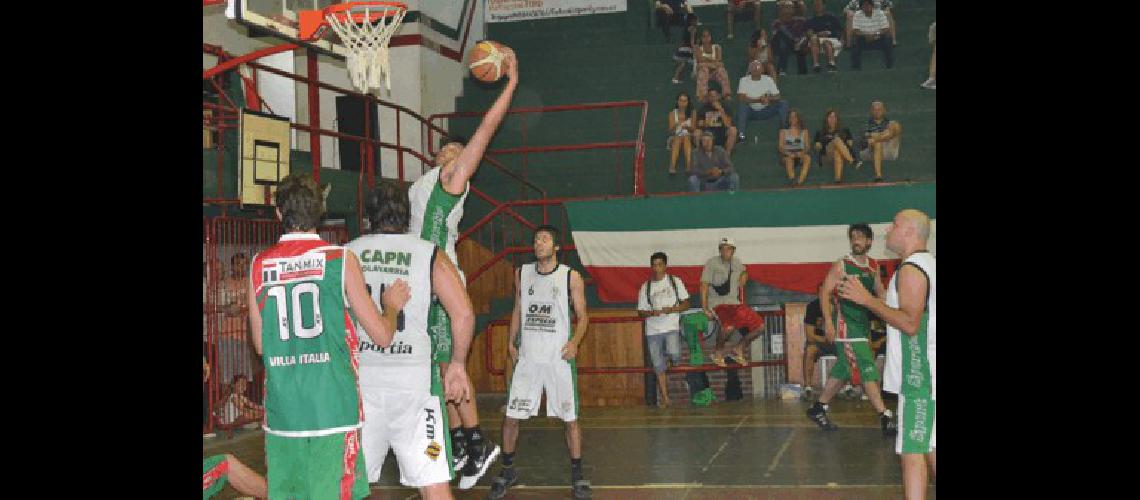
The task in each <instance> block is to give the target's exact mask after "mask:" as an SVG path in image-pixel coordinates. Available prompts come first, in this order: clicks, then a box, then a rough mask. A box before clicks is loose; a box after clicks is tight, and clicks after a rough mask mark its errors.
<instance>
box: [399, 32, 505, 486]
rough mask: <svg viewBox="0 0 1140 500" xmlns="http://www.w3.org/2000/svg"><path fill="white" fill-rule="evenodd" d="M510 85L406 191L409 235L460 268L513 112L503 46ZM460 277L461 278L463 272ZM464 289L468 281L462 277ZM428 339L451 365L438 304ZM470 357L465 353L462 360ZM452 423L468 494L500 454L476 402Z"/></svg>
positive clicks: (458, 411) (456, 412) (459, 410)
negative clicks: (475, 191)
mask: <svg viewBox="0 0 1140 500" xmlns="http://www.w3.org/2000/svg"><path fill="white" fill-rule="evenodd" d="M499 50H500V51H502V52H503V55H504V58H503V64H504V65H505V68H503V69H504V70H505V72H506V74H507V83H506V85H505V86H504V87H503V92H502V93H501V94H500V95H499V98H498V99H496V100H495V103H494V104H493V105H492V106H491V109H489V110H487V114H486V116H484V117H483V121H482V123H480V124H479V128H478V129H476V130H475V134H474V135H472V136H471V140H470V141H469V142H468V143H467V145H466V146H464V145H463V144H462V143H459V142H451V143H448V144H447V145H445V146H443V148H441V149H440V150H439V153H438V154H436V157H435V165H436V166H435V167H434V168H432V169H431V170H428V171H427V172H425V173H424V175H422V176H420V178H419V179H418V180H416V182H415V183H413V184H412V186H411V188H409V189H408V198H409V200H410V202H411V219H410V222H409V225H408V233H409V234H412V235H414V236H418V237H419V238H421V239H424V240H427V241H430V242H432V243H434V244H435V245H436V246H438V247H439V248H442V249H443V250H444V252H446V253H447V256H448V257H449V258H450V259H451V261H452V262H454V263H455V265H456V266H457V267H458V265H459V258H458V256H457V255H456V252H455V243H456V241H457V240H458V239H459V220H460V219H462V218H463V202H464V201H465V200H466V199H467V192H468V189H469V188H470V184H469V183H468V180H469V179H471V176H472V175H475V170H476V169H478V168H479V163H480V162H481V161H482V160H483V152H484V151H486V150H487V145H488V144H489V143H490V142H491V137H493V136H494V135H495V130H496V129H498V128H499V124H500V123H502V121H503V117H505V116H506V114H507V109H509V108H510V105H511V99H512V97H513V96H514V93H515V88H516V87H518V80H519V69H518V60H517V59H516V58H515V53H514V51H512V50H511V49H510V48H507V47H500V48H499ZM460 277H461V278H463V275H462V272H461V273H460ZM464 284H466V279H465V278H464ZM428 334H429V335H430V336H431V338H432V345H433V348H432V353H433V356H432V359H433V360H435V361H436V362H438V363H440V364H441V365H442V366H443V371H444V372H445V373H446V372H447V363H448V362H450V361H451V321H450V319H449V318H448V315H447V312H446V311H445V310H444V309H443V307H441V306H440V303H439V301H438V300H434V299H433V300H432V305H431V309H430V312H429V316H428ZM465 356H466V353H464V357H465ZM447 414H448V423H449V425H450V426H451V428H450V430H449V432H450V433H451V444H452V461H453V463H452V468H453V470H455V471H460V470H462V471H463V472H462V474H461V476H460V478H459V489H461V490H466V489H469V488H471V487H472V486H475V483H476V482H477V481H478V480H479V478H480V477H482V476H483V474H485V473H486V472H487V467H489V466H490V465H491V463H492V462H493V461H494V460H495V458H496V457H497V456H498V454H499V446H498V445H496V444H494V443H491V442H490V441H488V440H486V439H485V438H484V436H483V431H482V429H480V428H479V412H478V411H477V409H476V407H475V400H474V398H469V399H467V400H464V401H461V402H460V403H459V404H458V407H457V406H456V405H455V404H451V403H449V404H448V405H447Z"/></svg>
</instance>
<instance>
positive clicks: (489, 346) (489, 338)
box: [483, 310, 788, 377]
mask: <svg viewBox="0 0 1140 500" xmlns="http://www.w3.org/2000/svg"><path fill="white" fill-rule="evenodd" d="M758 314H760V315H761V316H781V317H782V316H783V315H784V311H783V310H780V311H762V312H760V313H758ZM643 321H645V318H641V317H639V316H611V317H602V318H590V325H591V326H593V325H597V324H611V323H641V322H643ZM574 323H577V321H574ZM496 326H507V327H508V328H510V319H497V320H494V321H491V322H489V323H487V326H486V327H485V328H484V330H483V333H484V335H483V337H484V338H483V347H484V351H483V366H484V367H486V370H487V373H488V374H490V375H492V376H496V377H499V376H506V374H507V371H506V368H496V367H495V354H494V335H493V332H494V327H496ZM785 338H786V337H785ZM785 352H787V351H786V350H785ZM787 365H788V360H787V359H786V358H784V359H774V360H764V361H752V362H749V363H747V364H743V365H729V366H728V368H724V367H720V366H717V365H713V364H705V365H700V366H672V367H669V369H668V370H667V371H668V373H685V372H708V371H717V370H725V369H737V368H753V367H757V366H787ZM652 371H653V368H652V367H648V366H620V367H611V366H607V367H596V366H587V367H582V366H579V367H578V373H580V374H621V373H650V372H652Z"/></svg>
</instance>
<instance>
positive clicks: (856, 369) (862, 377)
mask: <svg viewBox="0 0 1140 500" xmlns="http://www.w3.org/2000/svg"><path fill="white" fill-rule="evenodd" d="M835 350H836V351H837V352H836V353H835V357H837V358H839V359H837V360H836V361H835V366H834V367H832V368H831V373H829V374H828V376H830V377H831V378H837V379H839V380H849V381H851V383H852V384H856V385H858V384H862V383H864V382H874V381H877V380H879V378H880V377H879V369H878V367H876V366H875V354H874V353H873V352H871V346H870V343H869V342H867V341H865V340H861V341H857V342H836V343H835Z"/></svg>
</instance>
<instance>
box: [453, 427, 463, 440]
mask: <svg viewBox="0 0 1140 500" xmlns="http://www.w3.org/2000/svg"><path fill="white" fill-rule="evenodd" d="M463 430H464V429H463V428H462V427H456V428H454V429H451V442H452V443H462V442H463V440H464V434H466V433H465V432H463Z"/></svg>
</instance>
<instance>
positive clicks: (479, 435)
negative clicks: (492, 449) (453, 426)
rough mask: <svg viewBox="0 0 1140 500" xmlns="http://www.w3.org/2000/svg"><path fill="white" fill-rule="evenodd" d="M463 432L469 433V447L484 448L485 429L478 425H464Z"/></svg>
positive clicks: (474, 448)
mask: <svg viewBox="0 0 1140 500" xmlns="http://www.w3.org/2000/svg"><path fill="white" fill-rule="evenodd" d="M463 433H464V434H466V435H467V447H468V448H470V449H473V450H482V449H483V429H480V428H479V426H478V425H476V426H475V427H464V428H463Z"/></svg>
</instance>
